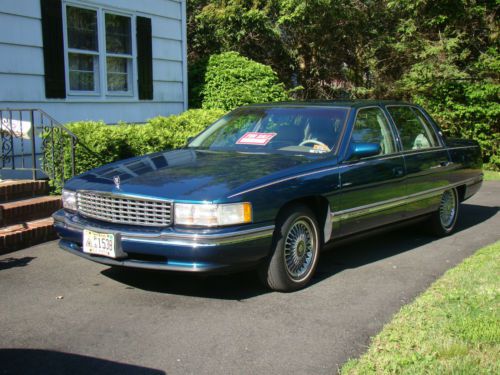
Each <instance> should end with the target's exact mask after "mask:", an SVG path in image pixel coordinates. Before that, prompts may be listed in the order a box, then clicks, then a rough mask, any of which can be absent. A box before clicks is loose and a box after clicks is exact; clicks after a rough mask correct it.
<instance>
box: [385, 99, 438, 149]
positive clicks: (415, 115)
mask: <svg viewBox="0 0 500 375" xmlns="http://www.w3.org/2000/svg"><path fill="white" fill-rule="evenodd" d="M387 110H388V111H389V113H390V114H391V117H392V119H393V120H394V123H395V124H396V127H397V128H398V131H399V135H400V136H401V143H402V144H403V150H405V151H407V150H419V149H422V148H431V147H438V146H439V143H438V140H437V136H436V134H435V132H434V129H432V127H431V126H430V125H429V124H428V123H427V121H425V118H424V117H423V115H422V114H421V113H420V112H419V111H415V110H414V109H413V108H411V107H408V106H389V107H387Z"/></svg>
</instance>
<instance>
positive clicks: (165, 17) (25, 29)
mask: <svg viewBox="0 0 500 375" xmlns="http://www.w3.org/2000/svg"><path fill="white" fill-rule="evenodd" d="M0 1H1V3H2V5H1V6H0V56H2V59H0V108H7V107H8V108H41V109H43V110H45V111H46V112H47V113H49V114H50V115H52V116H53V117H54V118H55V119H57V120H59V121H61V122H67V121H77V120H87V119H95V120H104V121H106V122H108V123H116V122H118V121H127V122H143V121H145V120H147V119H148V118H150V117H153V116H156V115H169V114H173V113H179V112H181V111H182V110H184V109H186V108H187V95H186V92H187V88H186V85H187V82H186V78H185V77H186V72H187V70H186V69H187V66H186V65H187V63H186V56H185V49H184V48H183V45H185V42H186V41H185V40H183V39H185V37H186V33H185V30H183V27H185V26H184V24H185V20H183V19H182V17H185V15H184V12H183V7H185V3H184V0H183V1H174V0H141V1H138V0H93V1H89V0H74V1H68V2H71V3H75V4H82V5H89V6H98V7H103V8H105V9H107V10H111V11H119V12H124V13H129V14H135V15H137V16H144V17H149V18H151V23H152V34H153V40H152V44H153V89H154V100H152V101H139V100H138V98H137V95H138V94H137V92H135V93H134V97H133V98H132V97H123V98H121V97H109V96H104V95H102V96H87V97H85V96H71V95H68V97H67V98H66V99H46V98H45V83H44V76H43V74H44V62H43V49H42V47H43V42H42V26H41V20H40V18H41V10H40V0H0ZM132 34H133V35H135V31H133V33H132ZM133 79H134V81H135V80H136V79H137V77H136V76H134V77H133Z"/></svg>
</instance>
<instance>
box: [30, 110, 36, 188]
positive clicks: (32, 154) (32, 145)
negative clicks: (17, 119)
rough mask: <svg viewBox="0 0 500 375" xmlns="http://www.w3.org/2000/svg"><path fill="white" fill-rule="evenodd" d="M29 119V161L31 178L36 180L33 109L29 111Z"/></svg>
mask: <svg viewBox="0 0 500 375" xmlns="http://www.w3.org/2000/svg"><path fill="white" fill-rule="evenodd" d="M30 121H31V129H30V133H31V134H30V137H31V163H32V166H31V167H32V168H33V169H32V170H33V174H32V178H33V180H36V140H35V139H36V137H35V135H36V131H35V115H34V113H33V110H31V111H30Z"/></svg>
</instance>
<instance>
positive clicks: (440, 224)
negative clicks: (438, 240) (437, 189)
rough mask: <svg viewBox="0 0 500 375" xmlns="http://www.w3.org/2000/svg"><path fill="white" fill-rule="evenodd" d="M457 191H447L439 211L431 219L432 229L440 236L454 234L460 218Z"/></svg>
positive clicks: (442, 198)
mask: <svg viewBox="0 0 500 375" xmlns="http://www.w3.org/2000/svg"><path fill="white" fill-rule="evenodd" d="M458 207H459V203H458V193H457V189H455V188H453V189H449V190H446V191H445V192H444V193H443V195H442V196H441V202H440V203H439V209H438V210H437V211H436V212H435V213H434V214H433V215H432V217H431V229H432V231H433V233H434V234H436V235H438V236H446V235H448V234H450V233H451V232H453V229H455V224H456V222H457V218H458Z"/></svg>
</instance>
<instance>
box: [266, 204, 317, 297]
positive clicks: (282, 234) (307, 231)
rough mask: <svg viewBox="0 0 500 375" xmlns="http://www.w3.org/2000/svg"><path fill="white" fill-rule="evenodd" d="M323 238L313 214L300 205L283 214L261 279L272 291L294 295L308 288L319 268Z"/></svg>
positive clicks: (279, 219) (278, 222)
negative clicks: (294, 292)
mask: <svg viewBox="0 0 500 375" xmlns="http://www.w3.org/2000/svg"><path fill="white" fill-rule="evenodd" d="M320 249H321V236H320V229H319V225H318V222H317V219H316V217H315V215H314V213H313V212H312V211H311V210H310V209H309V208H308V207H306V206H302V205H297V206H294V207H291V208H290V209H288V210H286V211H284V212H283V213H282V214H281V215H280V217H279V218H278V221H277V226H276V230H275V234H274V239H273V253H272V255H271V258H270V259H269V260H268V261H267V262H266V263H265V264H264V265H263V266H262V267H261V269H260V276H261V279H262V280H263V282H264V283H265V284H266V285H267V286H268V287H269V288H271V289H273V290H276V291H280V292H291V291H294V290H297V289H300V288H303V287H304V286H306V285H307V284H308V282H309V280H310V279H311V278H312V276H313V274H314V271H315V269H316V265H317V264H318V257H319V251H320Z"/></svg>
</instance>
